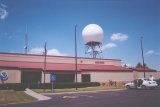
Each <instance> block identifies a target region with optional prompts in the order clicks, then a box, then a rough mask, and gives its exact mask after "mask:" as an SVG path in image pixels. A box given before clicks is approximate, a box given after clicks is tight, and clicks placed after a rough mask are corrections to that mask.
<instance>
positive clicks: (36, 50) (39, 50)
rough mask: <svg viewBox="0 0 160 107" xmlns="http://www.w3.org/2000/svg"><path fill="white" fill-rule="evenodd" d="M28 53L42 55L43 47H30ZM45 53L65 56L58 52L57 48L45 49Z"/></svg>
mask: <svg viewBox="0 0 160 107" xmlns="http://www.w3.org/2000/svg"><path fill="white" fill-rule="evenodd" d="M29 53H30V54H39V55H42V54H43V53H44V48H32V49H31V50H30V52H29ZM47 55H55V56H66V54H64V53H61V52H59V51H58V50H57V49H50V50H47Z"/></svg>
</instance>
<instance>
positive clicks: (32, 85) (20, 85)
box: [0, 82, 100, 91]
mask: <svg viewBox="0 0 160 107" xmlns="http://www.w3.org/2000/svg"><path fill="white" fill-rule="evenodd" d="M76 86H77V88H83V87H94V86H100V83H98V82H82V83H77V84H76V83H73V82H69V83H62V82H60V83H58V82H55V83H53V88H54V89H62V88H76ZM25 88H31V89H43V88H45V89H51V88H52V84H51V83H45V84H42V83H41V84H36V83H30V84H26V83H7V84H0V89H1V90H6V89H14V90H15V91H23V90H25Z"/></svg>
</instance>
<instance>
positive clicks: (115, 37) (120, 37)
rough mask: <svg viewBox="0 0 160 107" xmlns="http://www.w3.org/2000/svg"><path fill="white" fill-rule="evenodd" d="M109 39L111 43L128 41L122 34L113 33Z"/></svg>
mask: <svg viewBox="0 0 160 107" xmlns="http://www.w3.org/2000/svg"><path fill="white" fill-rule="evenodd" d="M110 39H111V40H112V41H125V40H127V39H128V36H127V35H126V34H123V33H113V34H112V36H111V37H110Z"/></svg>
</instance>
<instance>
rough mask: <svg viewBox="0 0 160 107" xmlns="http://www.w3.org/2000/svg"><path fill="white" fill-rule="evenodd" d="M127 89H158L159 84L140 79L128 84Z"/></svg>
mask: <svg viewBox="0 0 160 107" xmlns="http://www.w3.org/2000/svg"><path fill="white" fill-rule="evenodd" d="M125 87H126V88H127V89H134V88H135V89H147V88H156V87H158V84H157V82H156V81H154V80H151V79H148V78H138V79H136V80H134V81H132V82H129V83H126V84H125Z"/></svg>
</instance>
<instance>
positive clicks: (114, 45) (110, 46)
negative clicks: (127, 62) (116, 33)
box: [102, 43, 117, 50]
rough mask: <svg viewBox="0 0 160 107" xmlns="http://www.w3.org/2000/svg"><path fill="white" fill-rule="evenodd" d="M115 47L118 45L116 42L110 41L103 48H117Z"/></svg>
mask: <svg viewBox="0 0 160 107" xmlns="http://www.w3.org/2000/svg"><path fill="white" fill-rule="evenodd" d="M115 47H117V45H116V44H115V43H108V44H106V45H103V46H102V50H105V49H110V48H115Z"/></svg>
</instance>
